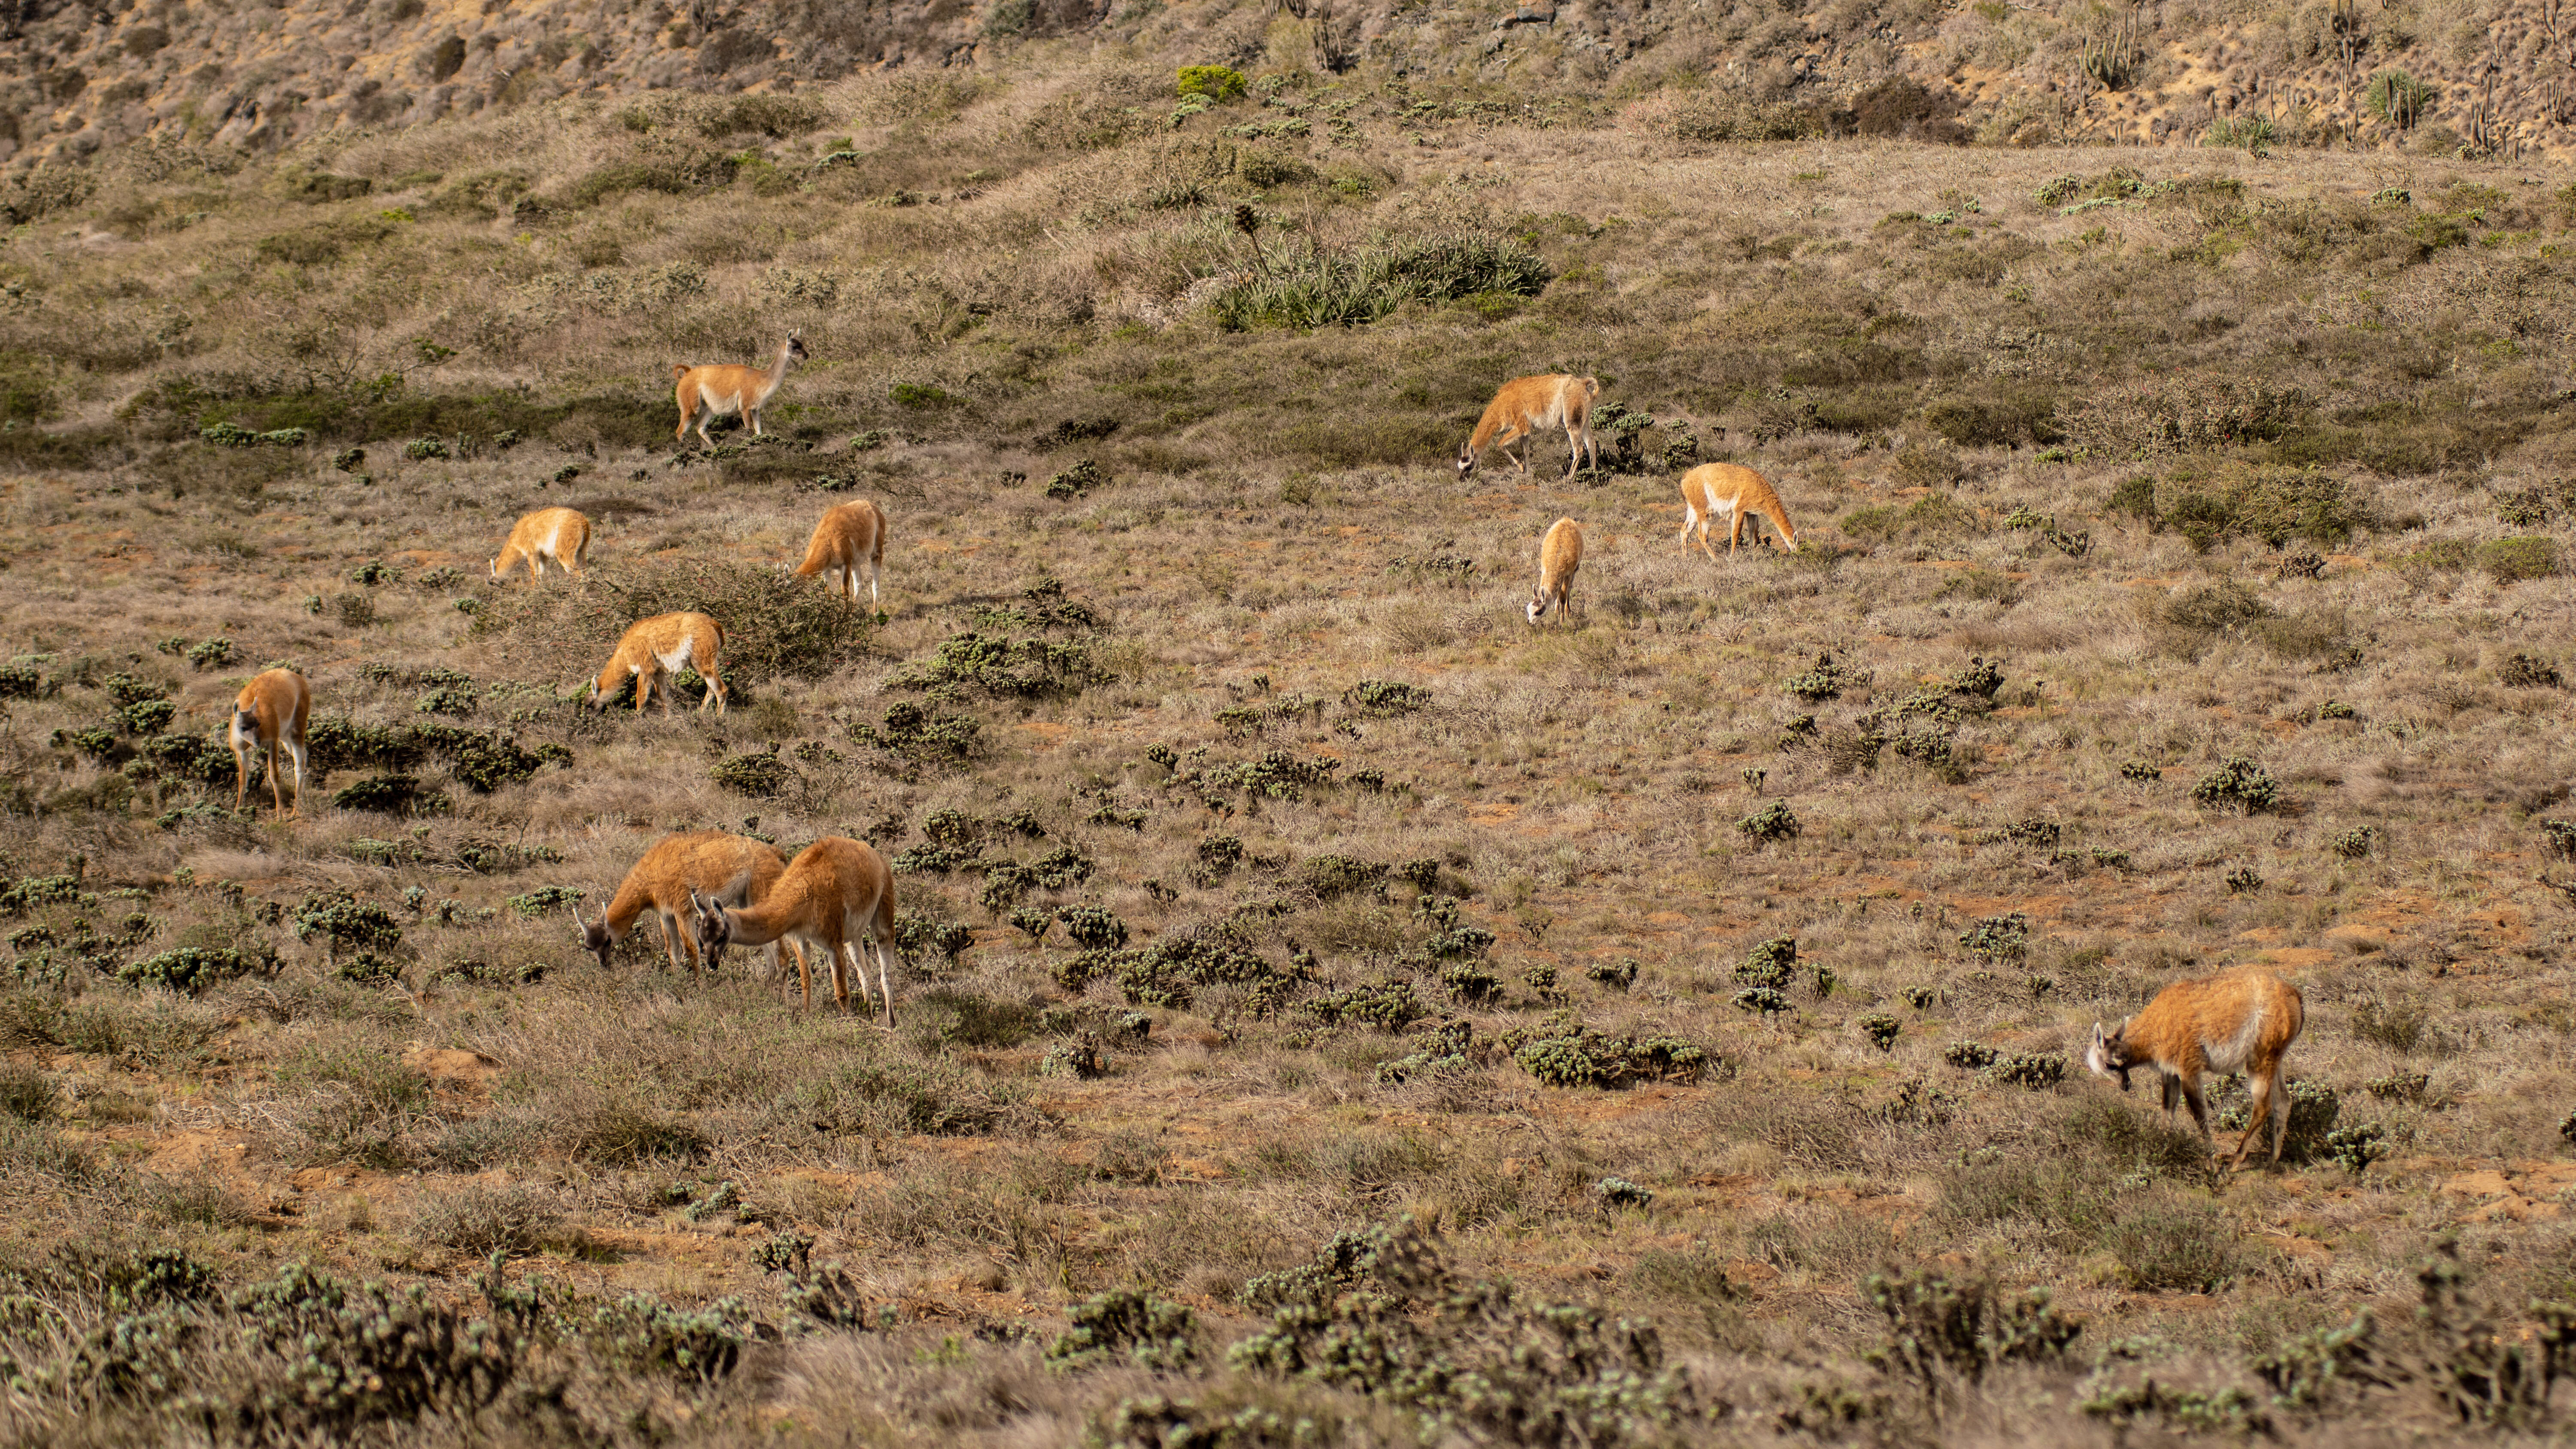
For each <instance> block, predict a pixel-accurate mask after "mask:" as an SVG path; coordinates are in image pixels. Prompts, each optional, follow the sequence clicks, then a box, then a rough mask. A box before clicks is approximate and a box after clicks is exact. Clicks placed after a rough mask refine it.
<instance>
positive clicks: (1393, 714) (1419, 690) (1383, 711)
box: [1342, 679, 1431, 719]
mask: <svg viewBox="0 0 2576 1449" xmlns="http://www.w3.org/2000/svg"><path fill="white" fill-rule="evenodd" d="M1342 704H1343V705H1344V706H1345V707H1346V708H1348V709H1349V710H1350V712H1351V713H1353V714H1356V715H1363V716H1368V717H1372V718H1376V719H1393V718H1397V717H1399V716H1402V715H1408V714H1417V713H1419V712H1421V711H1422V710H1425V709H1428V708H1430V707H1431V691H1430V690H1428V689H1425V688H1423V687H1422V686H1421V685H1418V684H1403V683H1399V682H1397V681H1394V680H1388V679H1363V680H1361V681H1360V682H1359V683H1357V684H1354V685H1352V686H1351V687H1350V688H1348V689H1346V690H1343V691H1342Z"/></svg>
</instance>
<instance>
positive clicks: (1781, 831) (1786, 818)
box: [1735, 800, 1803, 840]
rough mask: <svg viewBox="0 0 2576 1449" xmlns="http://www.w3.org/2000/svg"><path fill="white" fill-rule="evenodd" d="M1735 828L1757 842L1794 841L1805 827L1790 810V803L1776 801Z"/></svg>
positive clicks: (1740, 822)
mask: <svg viewBox="0 0 2576 1449" xmlns="http://www.w3.org/2000/svg"><path fill="white" fill-rule="evenodd" d="M1735 828H1736V829H1737V830H1739V831H1742V832H1743V833H1744V834H1746V835H1750V836H1752V837H1753V838H1754V839H1756V840H1789V839H1794V838H1795V837H1796V836H1797V834H1798V832H1799V830H1800V829H1802V828H1803V827H1802V826H1801V825H1800V823H1799V821H1798V813H1797V812H1796V811H1794V810H1792V809H1790V808H1789V802H1788V801H1786V800H1774V801H1772V802H1771V803H1770V804H1768V805H1765V806H1763V807H1762V808H1761V809H1759V810H1756V811H1754V812H1753V813H1752V814H1750V815H1747V816H1745V817H1744V818H1743V819H1741V820H1738V821H1736V822H1735Z"/></svg>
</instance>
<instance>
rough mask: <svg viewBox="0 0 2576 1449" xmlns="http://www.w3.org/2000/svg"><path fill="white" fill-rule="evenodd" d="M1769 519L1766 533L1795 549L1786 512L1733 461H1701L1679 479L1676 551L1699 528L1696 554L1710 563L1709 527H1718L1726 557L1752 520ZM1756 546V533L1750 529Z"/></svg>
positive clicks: (1794, 533) (1793, 532)
mask: <svg viewBox="0 0 2576 1449" xmlns="http://www.w3.org/2000/svg"><path fill="white" fill-rule="evenodd" d="M1756 515H1759V516H1760V517H1763V518H1767V519H1769V520H1771V528H1772V531H1773V532H1774V533H1776V534H1778V535H1779V545H1780V546H1781V547H1785V548H1786V549H1788V550H1789V552H1791V553H1796V552H1797V551H1798V530H1796V529H1795V528H1792V527H1790V526H1789V510H1788V509H1786V508H1784V507H1782V506H1781V504H1780V495H1779V494H1777V493H1775V492H1773V491H1772V490H1771V485H1770V483H1769V482H1768V481H1766V480H1765V479H1764V478H1763V476H1762V475H1761V474H1759V473H1756V472H1754V471H1753V470H1752V469H1750V468H1744V467H1739V466H1737V465H1736V464H1733V463H1702V464H1700V465H1699V466H1698V467H1696V468H1693V469H1691V470H1690V471H1689V472H1687V473H1684V474H1683V475H1682V539H1681V542H1682V547H1683V548H1685V549H1687V548H1689V547H1690V541H1691V530H1692V529H1694V528H1696V529H1698V530H1699V548H1700V552H1702V553H1704V554H1707V555H1708V556H1709V558H1711V559H1712V560H1714V559H1715V558H1716V557H1717V550H1716V549H1715V548H1712V547H1710V546H1709V541H1708V531H1709V527H1710V525H1712V524H1717V523H1724V524H1726V525H1727V530H1726V556H1727V557H1728V558H1733V557H1735V548H1736V545H1737V544H1739V543H1741V542H1742V541H1743V539H1744V530H1745V526H1746V525H1747V524H1750V523H1751V522H1752V521H1753V519H1754V517H1755V516H1756ZM1753 536H1754V541H1755V542H1757V543H1758V542H1760V541H1761V537H1762V530H1761V529H1760V528H1759V527H1756V528H1755V529H1754V530H1753Z"/></svg>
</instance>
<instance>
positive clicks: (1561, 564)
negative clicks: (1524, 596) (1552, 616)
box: [1529, 518, 1583, 624]
mask: <svg viewBox="0 0 2576 1449" xmlns="http://www.w3.org/2000/svg"><path fill="white" fill-rule="evenodd" d="M1581 567H1583V530H1582V529H1580V528H1577V527H1576V526H1575V524H1574V520H1573V519H1571V518H1560V519H1558V520H1557V521H1556V522H1554V523H1552V524H1549V525H1548V529H1547V537H1545V538H1542V539H1540V540H1539V543H1538V592H1536V593H1534V594H1532V595H1530V601H1529V621H1530V622H1531V623H1532V624H1536V623H1537V622H1538V621H1539V620H1541V619H1543V618H1545V617H1547V611H1548V610H1549V609H1551V608H1553V609H1555V610H1556V617H1557V620H1558V622H1560V623H1562V622H1564V620H1565V617H1566V611H1567V610H1569V609H1571V608H1573V607H1574V571H1575V570H1577V569H1579V568H1581Z"/></svg>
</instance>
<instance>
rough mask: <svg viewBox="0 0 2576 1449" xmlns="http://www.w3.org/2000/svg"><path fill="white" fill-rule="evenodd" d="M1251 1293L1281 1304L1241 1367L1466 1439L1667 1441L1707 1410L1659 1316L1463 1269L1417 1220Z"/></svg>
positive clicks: (1255, 1285) (1247, 1343)
mask: <svg viewBox="0 0 2576 1449" xmlns="http://www.w3.org/2000/svg"><path fill="white" fill-rule="evenodd" d="M1256 1292H1257V1293H1258V1294H1259V1295H1260V1296H1259V1297H1258V1298H1256V1297H1255V1296H1254V1295H1255V1294H1256ZM1244 1293H1245V1297H1246V1301H1248V1302H1249V1301H1266V1302H1275V1303H1277V1305H1278V1306H1277V1308H1276V1309H1275V1310H1274V1311H1273V1314H1272V1318H1271V1321H1270V1325H1269V1326H1268V1327H1267V1328H1266V1329H1264V1330H1263V1331H1261V1332H1260V1333H1257V1334H1254V1335H1253V1336H1252V1337H1251V1338H1249V1339H1246V1340H1244V1341H1243V1342H1241V1343H1239V1344H1237V1345H1235V1347H1234V1349H1233V1350H1232V1351H1231V1352H1230V1353H1229V1354H1228V1357H1229V1358H1230V1359H1231V1360H1232V1362H1233V1363H1234V1365H1235V1367H1237V1368H1238V1369H1241V1370H1244V1371H1247V1372H1251V1373H1258V1374H1263V1375H1269V1376H1274V1377H1279V1378H1304V1379H1309V1380H1313V1381H1315V1382H1319V1383H1322V1384H1325V1385H1328V1386H1331V1387H1335V1388H1339V1389H1343V1390H1346V1391H1348V1392H1351V1393H1356V1394H1365V1395H1369V1396H1371V1397H1374V1398H1379V1399H1383V1400H1385V1401H1386V1402H1387V1403H1388V1404H1390V1405H1391V1406H1393V1407H1395V1408H1398V1409H1400V1410H1403V1411H1405V1412H1406V1413H1407V1414H1408V1415H1410V1416H1412V1417H1413V1418H1414V1419H1415V1420H1416V1421H1417V1422H1426V1423H1437V1424H1441V1425H1444V1426H1449V1427H1448V1430H1447V1432H1451V1433H1455V1434H1458V1435H1459V1436H1461V1437H1463V1438H1465V1439H1467V1440H1469V1441H1470V1442H1476V1443H1519V1444H1587V1445H1599V1446H1603V1449H1609V1446H1617V1445H1629V1444H1645V1443H1661V1442H1664V1441H1665V1440H1667V1439H1669V1438H1671V1437H1672V1436H1673V1435H1674V1434H1675V1433H1676V1432H1677V1430H1678V1426H1679V1425H1681V1424H1682V1423H1684V1422H1686V1421H1696V1420H1697V1419H1698V1418H1699V1416H1700V1415H1701V1414H1702V1412H1703V1411H1702V1410H1701V1409H1700V1407H1699V1405H1698V1403H1697V1401H1696V1398H1695V1396H1694V1395H1693V1393H1692V1390H1691V1386H1690V1381H1689V1379H1688V1377H1687V1376H1686V1375H1684V1374H1683V1373H1682V1372H1681V1370H1680V1369H1678V1368H1675V1367H1670V1366H1667V1365H1666V1364H1665V1363H1664V1360H1663V1347H1662V1342H1661V1340H1660V1339H1659V1338H1658V1336H1657V1335H1656V1333H1655V1330H1654V1327H1653V1325H1652V1324H1651V1323H1648V1322H1644V1321H1641V1320H1636V1319H1624V1318H1623V1319H1617V1320H1613V1319H1612V1318H1610V1317H1609V1315H1607V1314H1606V1313H1604V1312H1603V1311H1601V1310H1599V1309H1595V1308H1589V1307H1582V1306H1578V1305H1575V1304H1569V1303H1550V1302H1544V1301H1534V1300H1531V1299H1529V1298H1527V1297H1525V1296H1524V1295H1523V1293H1522V1291H1521V1290H1519V1289H1517V1288H1515V1287H1514V1286H1513V1285H1511V1284H1509V1283H1507V1282H1500V1281H1468V1280H1464V1279H1461V1278H1460V1277H1459V1276H1458V1275H1456V1274H1455V1273H1453V1272H1451V1271H1450V1269H1449V1268H1448V1266H1447V1265H1446V1264H1445V1263H1444V1262H1443V1261H1442V1260H1441V1258H1440V1255H1439V1252H1438V1250H1437V1248H1436V1247H1434V1246H1433V1244H1432V1243H1431V1242H1430V1240H1428V1239H1427V1238H1424V1237H1422V1236H1420V1235H1418V1234H1415V1233H1412V1232H1409V1231H1408V1232H1405V1233H1403V1234H1400V1235H1399V1234H1396V1233H1391V1232H1389V1231H1388V1230H1386V1229H1384V1228H1372V1229H1369V1230H1368V1231H1366V1232H1365V1233H1356V1234H1354V1233H1345V1234H1342V1235H1339V1236H1337V1237H1336V1238H1335V1239H1334V1240H1333V1241H1332V1242H1331V1243H1328V1244H1327V1245H1326V1246H1325V1249H1324V1251H1323V1253H1321V1254H1319V1255H1318V1256H1317V1258H1316V1260H1315V1262H1314V1263H1313V1264H1311V1265H1309V1266H1305V1267H1301V1268H1297V1269H1292V1270H1290V1271H1289V1272H1287V1273H1281V1274H1268V1275H1264V1277H1263V1278H1259V1279H1255V1280H1253V1281H1252V1282H1251V1283H1248V1284H1246V1285H1245V1288H1244ZM1359 1345H1366V1347H1365V1348H1364V1349H1359V1348H1358V1346H1359ZM1355 1349H1357V1350H1358V1351H1354V1350H1355ZM1160 1442H1162V1443H1166V1444H1169V1443H1175V1442H1180V1441H1178V1440H1174V1439H1169V1438H1167V1439H1164V1440H1162V1441H1160ZM1201 1442H1203V1441H1201ZM1270 1442H1278V1441H1277V1440H1272V1441H1270Z"/></svg>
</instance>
